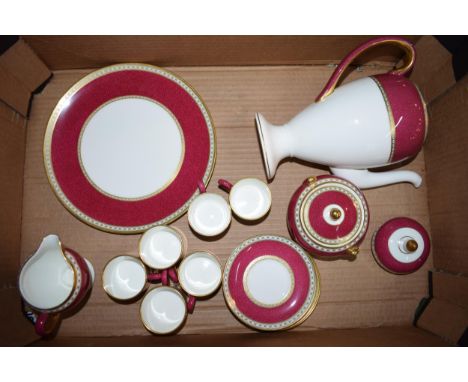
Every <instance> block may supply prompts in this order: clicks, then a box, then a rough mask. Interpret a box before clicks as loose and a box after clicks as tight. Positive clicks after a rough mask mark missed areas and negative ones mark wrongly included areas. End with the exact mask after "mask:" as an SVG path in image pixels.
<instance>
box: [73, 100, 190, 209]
mask: <svg viewBox="0 0 468 382" xmlns="http://www.w3.org/2000/svg"><path fill="white" fill-rule="evenodd" d="M122 99H143V100H146V101H149V102H152V103H154V104H156V105H158V106H160V107H161V108H163V109H164V110H165V111H166V112H167V113H168V114H169V115H170V116H171V118H172V119H173V120H174V122H175V123H176V126H177V128H178V130H179V134H180V138H181V141H182V153H181V156H180V160H179V163H178V165H177V168H176V170H175V171H174V174H173V175H172V177H171V178H170V179H169V180H168V181H167V182H166V183H165V184H163V185H162V186H161V187H160V188H158V189H157V190H155V191H153V192H152V193H150V194H148V195H144V196H140V197H137V198H125V197H121V196H116V195H113V194H110V193H108V192H106V191H104V190H103V189H102V188H100V187H99V186H98V185H97V184H96V183H94V182H93V181H92V179H91V177H90V176H89V174H88V173H87V172H86V169H85V167H84V165H83V160H82V158H81V141H82V139H83V135H84V132H85V130H86V128H87V127H88V124H89V122H90V121H91V119H92V118H93V117H94V116H95V115H96V113H97V112H99V111H100V110H101V109H103V108H104V107H106V106H107V105H109V104H111V103H112V102H115V101H119V100H122ZM184 157H185V138H184V132H183V131H182V128H181V127H180V124H179V121H178V120H177V118H176V117H175V116H174V114H172V112H171V111H170V110H169V109H168V108H167V107H166V106H164V105H163V104H162V103H160V102H157V101H156V100H154V99H152V98H149V97H145V96H138V95H130V96H122V97H116V98H112V99H110V100H109V101H107V102H105V103H103V104H102V105H100V106H99V107H98V108H97V109H96V110H94V111H93V112H92V113H91V114H90V115H89V117H88V118H87V119H86V121H85V123H84V124H83V127H82V129H81V131H80V136H79V138H78V161H79V162H80V167H81V171H82V172H83V174H84V176H85V177H86V179H87V180H88V182H89V183H90V184H91V185H92V186H93V187H94V188H95V189H96V190H97V191H99V192H100V193H101V194H104V195H106V196H108V197H109V198H112V199H117V200H125V201H137V200H144V199H148V198H151V197H152V196H155V195H158V194H160V193H161V192H162V191H164V190H165V189H166V188H167V187H169V185H170V184H171V183H172V182H173V181H174V179H175V178H176V177H177V174H179V171H180V169H181V167H182V163H183V162H184Z"/></svg>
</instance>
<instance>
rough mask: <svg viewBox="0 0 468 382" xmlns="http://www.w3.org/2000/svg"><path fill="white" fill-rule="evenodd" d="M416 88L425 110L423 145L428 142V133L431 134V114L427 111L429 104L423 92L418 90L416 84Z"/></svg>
mask: <svg viewBox="0 0 468 382" xmlns="http://www.w3.org/2000/svg"><path fill="white" fill-rule="evenodd" d="M414 87H415V88H416V90H417V91H418V94H419V98H420V99H421V103H422V106H423V110H424V129H425V130H424V141H423V143H424V142H425V141H426V138H427V133H428V132H429V112H428V110H427V103H426V100H425V99H424V97H423V95H422V93H421V90H420V89H419V88H418V86H417V85H416V84H414Z"/></svg>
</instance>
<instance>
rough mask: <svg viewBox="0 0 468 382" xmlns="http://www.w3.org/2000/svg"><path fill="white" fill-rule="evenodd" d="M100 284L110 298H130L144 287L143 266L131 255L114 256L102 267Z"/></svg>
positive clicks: (144, 270)
mask: <svg viewBox="0 0 468 382" xmlns="http://www.w3.org/2000/svg"><path fill="white" fill-rule="evenodd" d="M102 285H103V288H104V290H105V291H106V293H107V294H108V295H109V296H111V297H112V298H115V299H117V300H129V299H132V298H134V297H136V296H138V295H139V294H140V293H141V292H142V291H143V289H144V288H145V285H146V269H145V266H144V264H143V263H142V262H141V261H140V260H139V259H137V258H135V257H133V256H126V255H123V256H117V257H114V258H113V259H112V260H110V261H109V262H108V263H107V265H106V267H105V268H104V272H103V274H102Z"/></svg>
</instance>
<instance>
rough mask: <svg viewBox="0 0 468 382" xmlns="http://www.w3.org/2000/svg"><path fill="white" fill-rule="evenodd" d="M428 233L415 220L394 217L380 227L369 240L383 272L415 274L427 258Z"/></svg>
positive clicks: (428, 249) (428, 247)
mask: <svg viewBox="0 0 468 382" xmlns="http://www.w3.org/2000/svg"><path fill="white" fill-rule="evenodd" d="M430 250H431V243H430V239H429V234H428V233H427V231H426V230H425V229H424V227H423V226H422V225H421V224H419V223H418V222H417V221H416V220H413V219H410V218H407V217H398V218H393V219H390V220H389V221H387V222H386V223H384V224H383V225H381V226H380V228H379V229H378V230H377V231H376V232H375V233H374V236H373V238H372V253H373V254H374V258H375V260H376V261H377V263H378V264H379V265H380V266H381V267H382V268H383V269H385V270H386V271H388V272H391V273H396V274H400V275H404V274H408V273H412V272H415V271H417V270H418V269H419V268H421V267H422V266H423V265H424V263H425V262H426V260H427V258H428V257H429V252H430Z"/></svg>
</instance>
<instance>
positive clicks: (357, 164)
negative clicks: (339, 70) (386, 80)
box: [256, 77, 421, 188]
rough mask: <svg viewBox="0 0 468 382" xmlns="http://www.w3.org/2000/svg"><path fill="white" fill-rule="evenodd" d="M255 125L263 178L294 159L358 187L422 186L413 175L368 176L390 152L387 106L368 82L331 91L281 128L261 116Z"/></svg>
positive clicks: (387, 161)
mask: <svg viewBox="0 0 468 382" xmlns="http://www.w3.org/2000/svg"><path fill="white" fill-rule="evenodd" d="M397 122H398V121H397ZM256 124H257V129H258V134H259V139H260V142H261V145H262V151H263V158H264V163H265V168H266V173H267V177H268V179H271V178H273V176H274V175H275V172H276V168H277V166H278V164H279V162H280V161H281V160H283V159H285V158H290V157H294V158H298V159H301V160H305V161H308V162H313V163H318V164H323V165H326V166H329V167H330V168H331V171H332V173H333V174H335V175H337V176H339V177H342V178H345V179H347V180H349V181H351V182H352V183H354V184H355V185H356V186H358V187H360V188H370V187H377V186H382V185H386V184H392V183H397V182H410V183H412V184H413V185H414V186H416V187H419V186H420V185H421V177H420V176H419V175H418V174H417V173H415V172H412V171H386V172H369V171H367V169H368V168H374V167H381V166H384V165H386V164H388V163H389V158H390V157H391V149H392V136H391V125H390V120H389V114H388V110H387V105H386V101H385V99H384V97H383V96H382V92H381V90H380V89H379V86H378V84H377V83H376V81H374V80H373V79H372V78H369V77H367V78H362V79H359V80H356V81H352V82H349V83H347V84H345V85H342V86H340V87H338V88H336V89H335V90H334V91H333V93H331V94H330V95H329V96H327V98H326V99H325V100H324V101H322V102H317V103H314V104H312V105H310V106H308V107H307V108H305V109H304V110H303V111H302V112H300V113H299V114H298V115H296V116H295V117H294V118H293V119H291V120H290V121H289V122H288V123H286V124H284V125H282V126H275V125H272V124H270V123H269V122H268V121H267V120H266V119H265V118H264V117H263V116H262V115H261V114H257V115H256Z"/></svg>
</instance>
